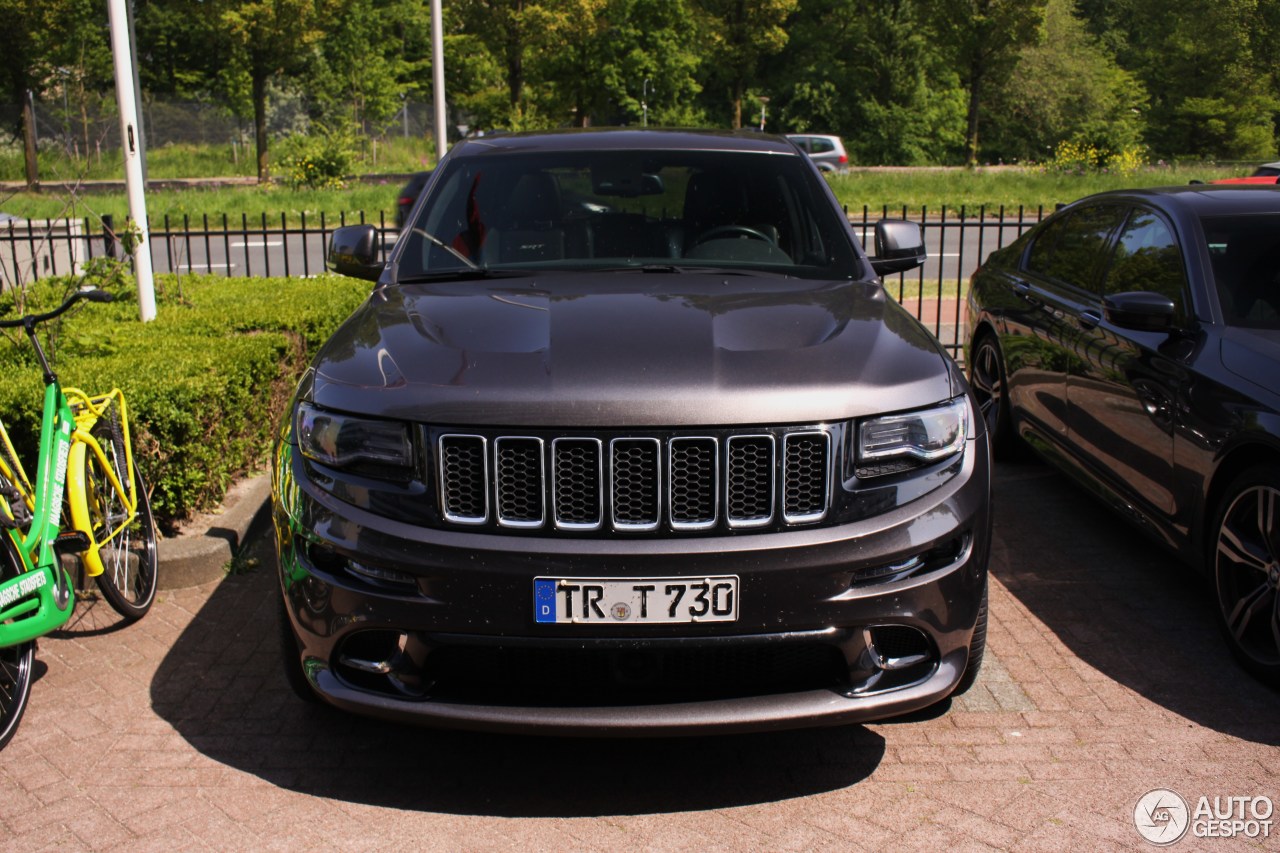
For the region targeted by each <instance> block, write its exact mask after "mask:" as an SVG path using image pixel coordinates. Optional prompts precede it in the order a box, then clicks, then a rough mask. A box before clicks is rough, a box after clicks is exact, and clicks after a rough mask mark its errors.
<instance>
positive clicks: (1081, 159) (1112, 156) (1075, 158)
mask: <svg viewBox="0 0 1280 853" xmlns="http://www.w3.org/2000/svg"><path fill="white" fill-rule="evenodd" d="M1146 162H1147V159H1146V154H1145V152H1144V150H1143V148H1142V147H1141V146H1138V145H1132V146H1128V147H1125V148H1122V149H1120V150H1112V149H1110V148H1107V147H1105V146H1099V145H1094V144H1093V143H1091V142H1081V141H1078V140H1070V139H1069V140H1066V141H1063V142H1059V143H1058V147H1057V148H1056V149H1054V152H1053V158H1052V159H1051V160H1049V161H1048V162H1047V163H1045V164H1044V170H1045V171H1046V172H1057V173H1059V174H1073V175H1087V174H1107V173H1117V174H1121V175H1132V174H1134V173H1135V172H1137V171H1138V170H1139V169H1141V168H1142V167H1143V166H1144V165H1146Z"/></svg>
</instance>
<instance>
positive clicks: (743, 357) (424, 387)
mask: <svg viewBox="0 0 1280 853" xmlns="http://www.w3.org/2000/svg"><path fill="white" fill-rule="evenodd" d="M956 392H957V389H955V388H953V386H952V382H951V375H950V371H949V369H948V360H947V358H946V356H944V355H943V353H942V352H941V350H940V349H939V345H938V344H937V342H936V341H935V340H934V339H933V338H932V337H931V336H930V335H929V334H928V333H927V332H926V331H925V330H924V329H923V328H922V327H921V326H920V325H919V324H918V323H917V322H916V321H915V320H914V319H913V318H912V317H911V316H910V315H908V314H907V313H906V312H905V311H904V310H902V308H901V307H899V306H898V305H897V304H896V303H894V302H893V301H892V300H890V299H889V298H888V297H887V296H886V295H885V293H884V290H883V288H881V287H880V286H879V285H877V284H874V283H868V282H849V281H839V282H812V281H805V280H798V279H783V278H777V279H774V278H764V277H754V276H739V275H710V274H688V273H685V274H645V273H640V272H634V273H631V272H628V273H621V274H619V273H612V274H605V273H599V274H588V273H578V274H555V275H553V276H547V277H529V278H518V279H510V278H507V279H501V280H489V281H479V282H477V281H468V282H451V283H446V284H436V283H433V284H425V285H394V286H384V287H379V288H378V289H376V290H375V291H374V293H373V294H372V295H371V296H370V298H369V299H368V300H367V301H366V302H365V303H364V305H362V306H361V307H360V308H359V309H358V310H357V311H356V312H355V314H353V315H352V316H351V317H350V318H349V319H348V320H347V322H346V323H345V324H344V325H343V326H342V328H341V329H340V330H339V331H338V332H337V333H336V334H335V335H334V336H333V338H332V339H330V340H329V342H328V343H326V344H325V346H324V347H323V349H322V350H321V352H320V353H319V355H318V357H317V359H316V362H315V371H314V374H313V385H312V388H311V396H312V399H313V400H314V401H315V402H316V403H317V404H319V405H321V406H325V407H329V408H333V409H338V410H343V411H350V412H360V413H367V414H377V415H381V416H385V417H392V418H401V419H406V420H414V421H422V422H430V423H437V424H459V425H477V426H479V425H490V426H529V427H549V426H595V427H610V426H615V427H626V426H673V427H675V426H687V425H717V424H720V425H729V424H784V423H819V422H823V421H828V420H837V419H844V418H851V417H857V416H861V415H866V414H871V413H876V412H886V411H894V410H900V409H909V408H915V407H919V406H926V405H929V404H931V403H935V402H938V401H941V400H945V399H947V398H949V397H951V396H952V395H953V394H955V393H956Z"/></svg>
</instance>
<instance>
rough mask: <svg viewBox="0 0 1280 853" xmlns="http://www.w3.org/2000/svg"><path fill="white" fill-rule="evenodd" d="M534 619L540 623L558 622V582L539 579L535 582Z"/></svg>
mask: <svg viewBox="0 0 1280 853" xmlns="http://www.w3.org/2000/svg"><path fill="white" fill-rule="evenodd" d="M533 608H534V611H533V618H534V619H535V620H536V621H538V622H555V621H556V582H555V581H554V580H545V579H539V580H535V581H534V582H533Z"/></svg>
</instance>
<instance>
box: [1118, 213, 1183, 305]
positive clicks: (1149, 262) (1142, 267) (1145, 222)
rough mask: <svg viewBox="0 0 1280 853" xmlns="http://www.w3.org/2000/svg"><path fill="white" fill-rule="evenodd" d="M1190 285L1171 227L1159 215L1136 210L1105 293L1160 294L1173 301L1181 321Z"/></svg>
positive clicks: (1126, 228)
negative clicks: (1143, 292)
mask: <svg viewBox="0 0 1280 853" xmlns="http://www.w3.org/2000/svg"><path fill="white" fill-rule="evenodd" d="M1186 281H1187V279H1186V275H1185V273H1184V272H1183V267H1182V250H1181V249H1180V248H1179V246H1178V241H1177V240H1176V239H1175V238H1174V236H1173V232H1172V231H1171V230H1170V229H1169V226H1168V225H1167V224H1166V223H1165V221H1164V220H1163V219H1161V218H1160V217H1159V216H1157V215H1156V214H1155V213H1153V212H1151V211H1149V210H1143V209H1141V208H1135V209H1134V210H1133V211H1132V212H1130V214H1129V219H1128V221H1127V222H1126V223H1125V227H1124V230H1123V231H1122V232H1121V233H1120V239H1119V240H1117V241H1116V248H1115V254H1114V255H1113V256H1112V259H1111V269H1110V270H1109V271H1108V272H1107V278H1106V282H1105V284H1104V292H1105V293H1128V292H1131V291H1149V292H1152V293H1159V294H1161V295H1163V296H1167V297H1169V298H1170V299H1172V300H1173V304H1174V305H1176V306H1177V307H1178V316H1180V317H1181V316H1183V307H1184V305H1185V303H1186V299H1185V296H1184V294H1185V292H1186Z"/></svg>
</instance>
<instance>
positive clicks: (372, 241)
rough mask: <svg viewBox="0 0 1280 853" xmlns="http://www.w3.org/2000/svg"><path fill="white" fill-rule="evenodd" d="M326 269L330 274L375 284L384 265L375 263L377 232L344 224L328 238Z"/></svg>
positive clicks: (371, 227) (365, 227)
mask: <svg viewBox="0 0 1280 853" xmlns="http://www.w3.org/2000/svg"><path fill="white" fill-rule="evenodd" d="M327 265H328V267H329V269H330V270H331V271H332V272H336V273H340V274H341V275H349V276H351V277H352V278H363V279H366V280H368V281H377V280H378V277H379V276H381V275H382V268H383V266H384V264H383V263H382V261H380V260H378V229H376V228H374V227H373V226H372V225H346V226H343V227H342V228H339V229H337V230H336V231H334V232H333V236H332V237H330V238H329V257H328V264H327Z"/></svg>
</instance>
